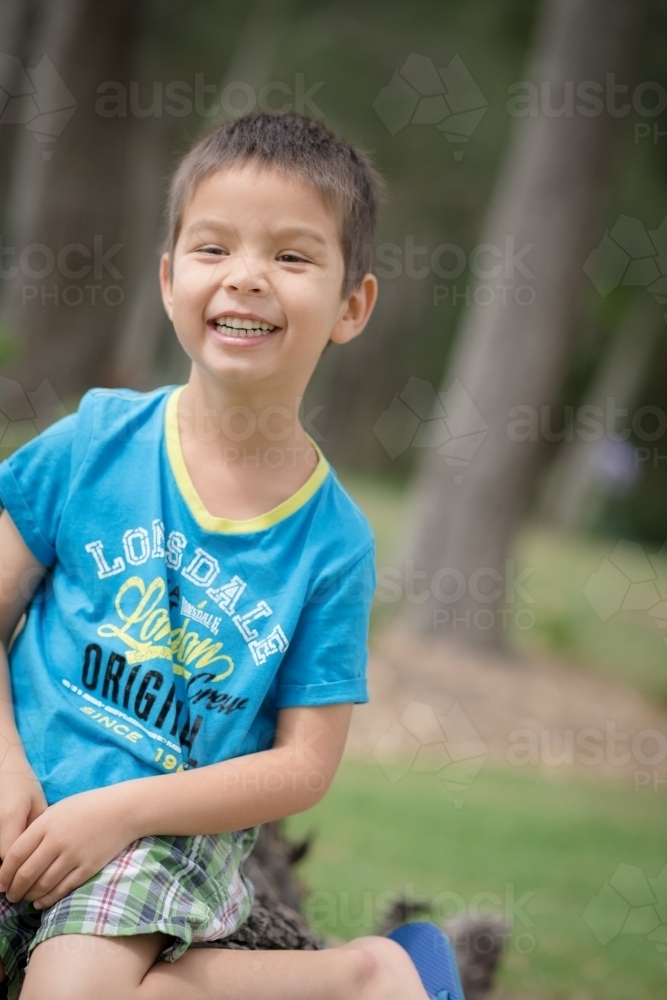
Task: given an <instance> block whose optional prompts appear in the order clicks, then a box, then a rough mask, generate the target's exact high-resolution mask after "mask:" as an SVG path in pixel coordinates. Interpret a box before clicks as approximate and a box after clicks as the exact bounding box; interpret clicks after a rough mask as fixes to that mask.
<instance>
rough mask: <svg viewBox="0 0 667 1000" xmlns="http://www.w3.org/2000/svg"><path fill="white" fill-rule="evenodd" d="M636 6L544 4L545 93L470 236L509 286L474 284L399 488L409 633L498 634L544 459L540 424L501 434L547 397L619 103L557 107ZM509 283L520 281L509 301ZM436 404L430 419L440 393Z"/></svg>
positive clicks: (629, 54) (568, 339)
mask: <svg viewBox="0 0 667 1000" xmlns="http://www.w3.org/2000/svg"><path fill="white" fill-rule="evenodd" d="M642 11H643V8H642V4H641V3H637V2H635V0H547V2H546V3H545V6H544V9H543V12H542V17H541V22H540V25H539V28H538V34H537V39H536V48H535V56H534V60H533V66H532V71H531V72H530V74H529V80H531V81H532V82H533V84H534V85H536V86H537V91H538V94H539V93H540V92H541V93H543V94H544V93H546V95H547V100H548V101H549V106H548V107H546V108H544V106H542V107H540V110H539V111H538V113H536V114H535V115H528V116H526V117H522V118H520V119H519V120H518V121H517V123H516V126H515V129H514V132H513V135H512V137H511V141H510V147H509V150H508V153H507V156H506V162H505V165H504V169H503V170H502V173H501V177H500V180H499V183H498V186H497V189H496V192H495V195H494V197H493V199H492V203H491V206H490V209H489V213H488V220H487V224H486V226H485V231H484V234H483V240H482V243H484V244H490V245H493V246H494V247H497V248H499V249H500V251H502V252H503V254H504V259H503V261H502V265H503V273H502V275H501V276H500V278H499V280H498V285H499V286H502V285H503V284H505V285H507V286H511V287H510V291H509V292H508V293H507V295H506V297H505V301H504V302H503V296H502V295H501V294H500V292H498V293H497V294H496V295H495V296H494V298H493V301H492V302H491V304H490V305H481V304H476V296H475V294H474V293H473V296H472V301H473V303H475V304H472V305H471V306H470V307H469V309H468V311H467V314H466V316H465V319H464V322H463V326H462V329H461V331H460V335H459V337H458V339H457V343H456V345H455V349H454V352H453V357H452V361H451V363H450V366H449V369H448V371H447V375H446V378H445V386H444V387H443V388H450V387H452V385H453V388H454V391H451V392H450V393H449V394H448V396H447V397H446V399H445V411H446V419H445V421H444V422H445V424H446V431H444V430H443V428H442V426H440V433H441V439H440V442H441V440H442V435H443V434H444V435H447V434H448V435H449V440H446V441H445V443H444V445H442V446H440V445H439V443H438V440H435V439H434V444H433V446H431V447H427V448H425V450H424V453H423V454H424V460H423V461H422V462H421V464H420V467H419V468H418V470H417V473H416V475H415V478H414V485H413V486H412V489H411V494H410V504H409V524H408V532H407V538H408V541H407V545H406V548H405V550H404V555H405V556H407V557H409V558H410V559H411V560H412V563H413V564H414V567H416V572H418V573H419V572H421V574H422V576H421V580H422V581H423V584H422V592H421V593H420V594H419V595H414V594H413V598H414V602H413V603H412V604H410V606H409V607H408V608H407V610H406V615H407V618H408V620H409V621H410V622H411V623H412V624H413V626H414V627H415V628H416V629H417V630H418V631H419V632H421V633H425V634H428V633H430V634H433V633H434V631H435V634H436V635H441V636H443V637H444V636H449V637H450V638H455V639H456V638H457V639H459V640H461V641H463V642H466V643H468V644H479V645H490V646H494V647H496V648H502V647H503V645H504V642H503V640H504V621H505V620H506V618H507V614H503V615H501V614H499V609H500V608H501V606H502V605H505V604H509V606H510V610H511V605H512V603H513V600H514V597H515V592H514V587H513V584H512V577H513V567H512V564H511V563H509V564H508V550H509V545H510V542H511V540H512V537H513V535H514V533H515V531H516V528H517V526H518V524H519V522H520V519H521V517H522V514H523V512H524V509H525V506H526V504H527V501H528V499H529V498H530V497H531V495H532V492H533V488H534V486H535V482H536V478H537V475H538V473H539V471H540V457H541V442H540V441H539V440H538V439H537V437H538V436H537V435H535V436H534V439H532V440H513V435H512V433H511V420H512V416H511V411H512V408H513V407H517V406H521V407H522V408H529V412H532V413H534V414H538V415H539V414H540V409H541V407H543V406H550V405H553V404H554V402H556V400H557V398H558V393H559V390H560V388H561V384H562V382H563V379H564V376H565V373H566V371H567V366H568V362H569V359H570V357H571V354H572V350H573V344H574V334H575V332H576V320H577V314H578V308H579V291H580V286H581V284H582V277H583V272H582V265H583V263H584V260H585V258H586V255H587V254H588V252H589V251H590V249H591V247H592V246H593V245H594V244H595V243H596V242H597V241H596V239H595V226H596V220H597V217H598V210H599V208H600V195H601V192H602V191H603V189H604V183H603V179H604V177H605V175H606V173H607V167H608V161H609V159H610V153H611V151H612V139H613V137H614V127H613V126H614V125H616V124H617V122H616V120H615V119H616V117H618V115H616V116H614V115H613V114H610V113H609V111H608V110H607V109H606V108H605V109H603V110H602V111H601V112H600V113H599V114H596V115H594V116H593V117H589V116H585V115H583V114H581V113H579V112H578V111H577V110H576V105H577V104H578V103H579V102H578V99H577V97H576V96H575V97H574V99H573V102H572V104H573V106H572V108H569V107H568V104H567V101H568V91H569V90H570V89H571V88H572V87H574V88H575V93H576V87H577V85H578V84H580V83H583V82H585V81H596V82H598V83H601V84H602V86H603V87H604V86H605V81H606V79H607V74H609V73H613V74H615V76H616V80H618V81H620V82H622V83H624V82H626V81H627V76H628V73H629V71H630V67H631V66H632V63H633V58H634V54H635V52H636V49H637V43H638V39H639V37H640V29H641V26H642V25H641V22H642ZM549 88H550V94H549ZM543 99H544V98H543ZM563 101H565V105H564V107H565V112H564V113H561V114H560V116H553V115H554V109H556V108H558V106H559V105H561V104H563ZM550 110H551V113H550V114H549V113H545V111H546V112H549V111H550ZM526 246H528V247H530V249H529V251H527V252H525V253H524V256H523V257H522V258H520V261H519V262H518V263H517V262H516V261H513V260H512V255H513V253H517V254H521V251H522V250H523V248H524V247H526ZM490 259H491V258H490V257H489V256H488V255H487V257H486V258H481V262H482V265H483V266H484V267H487V266H488V264H487V263H486V262H487V261H489V260H490ZM492 263H496V261H495V260H493V261H492ZM521 265H523V266H524V267H525V268H527V269H528V271H529V273H530V274H531V275H532V277H526V275H525V272H523V271H522V266H521ZM503 279H505V280H503ZM520 285H524V286H526V285H527V286H528V290H527V291H522V292H521V293H520V294H519V295H518V301H517V296H515V294H514V292H515V290H516V289H517V287H518V286H520ZM531 289H532V291H531ZM533 293H534V298H533ZM531 298H532V299H533V300H532V301H530V300H531ZM480 299H481V300H482V301H483V297H482V296H480ZM522 302H525V303H527V304H522ZM457 380H458V381H457ZM475 409H476V411H477V412H475ZM433 416H434V417H435V418H437V420H436V423H438V424H439V425H442V423H443V421H442V419H441V418H442V408H441V407H439V408H438V409H437V410H436V412H434V413H433ZM480 416H481V422H480V419H479V418H480ZM433 426H434V427H436V424H434V425H433ZM480 428H481V429H480ZM457 439H458V440H457ZM480 440H481V443H480ZM475 448H476V450H475ZM473 452H474V453H473ZM471 456H472V457H471ZM448 462H449V464H448ZM405 565H406V566H408V565H411V564H408V563H406V564H405Z"/></svg>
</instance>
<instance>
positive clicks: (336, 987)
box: [0, 113, 426, 1000]
mask: <svg viewBox="0 0 667 1000" xmlns="http://www.w3.org/2000/svg"><path fill="white" fill-rule="evenodd" d="M378 183H379V181H378V178H377V175H376V174H375V173H374V171H373V169H372V167H371V166H370V163H369V162H368V160H367V158H366V157H365V155H364V154H363V153H361V152H360V151H359V150H357V149H356V148H354V147H353V146H351V145H350V144H348V143H347V142H345V141H344V140H342V139H340V138H339V137H337V136H335V135H334V134H333V133H332V132H330V131H329V130H328V129H327V128H326V127H325V126H324V125H322V124H321V123H319V122H315V121H312V120H310V119H308V118H305V117H303V116H301V115H297V114H293V113H285V114H262V115H250V116H245V117H243V118H240V119H238V120H237V121H235V122H234V123H232V124H230V125H226V126H223V127H222V128H219V129H218V130H216V131H215V132H213V133H211V134H210V135H209V136H207V137H205V138H204V139H202V140H201V141H200V142H199V143H198V144H197V145H196V146H195V147H194V148H193V149H192V150H191V151H190V153H188V155H187V156H186V157H185V159H184V160H183V162H182V163H181V165H180V167H179V169H178V170H177V172H176V174H175V177H174V179H173V182H172V186H171V191H170V199H169V208H168V237H167V245H166V250H165V253H164V255H163V257H162V260H161V267H160V282H161V288H162V296H163V301H164V304H165V308H166V310H167V313H168V315H169V317H170V319H171V321H172V322H173V325H174V329H175V331H176V334H177V336H178V339H179V341H180V343H181V344H182V346H183V348H184V350H185V351H186V353H187V354H188V356H189V357H190V359H191V361H192V366H191V372H190V377H189V379H188V382H187V384H186V385H185V386H167V387H163V388H161V389H158V390H155V391H153V392H149V393H138V392H133V391H130V390H105V389H94V390H91V391H90V392H88V393H86V395H85V396H84V397H83V399H82V401H81V404H80V407H79V410H78V412H77V413H76V414H72V415H70V416H68V417H65V418H64V419H63V420H61V421H58V422H57V423H56V424H54V425H52V427H51V428H49V429H48V430H47V431H46V432H44V433H43V434H41V435H40V436H39V437H38V438H36V439H35V440H34V441H31V442H30V443H29V444H27V445H25V446H23V448H20V449H19V450H18V451H17V452H15V453H14V455H12V456H11V457H10V459H8V460H7V461H6V462H4V463H2V465H0V499H1V500H2V505H3V506H4V508H5V509H4V510H3V511H2V514H1V515H0V552H1V553H2V557H1V561H2V565H1V566H0V569H1V570H2V580H3V581H4V582H3V592H2V600H1V601H0V640H2V641H1V643H0V668H1V669H0V684H1V686H2V690H1V691H0V736H1V737H2V739H3V741H4V746H5V747H6V748H7V750H6V752H5V755H4V758H3V760H2V762H1V763H0V855H1V856H2V858H3V863H2V866H1V867H0V958H1V959H2V962H3V964H4V970H5V971H6V974H7V977H8V980H9V995H10V1000H13V998H14V997H16V996H17V995H18V991H19V988H20V986H21V982H22V979H23V971H24V965H25V962H26V958H27V957H29V959H30V960H29V964H28V967H27V973H26V975H25V981H24V983H23V986H22V989H21V998H22V1000H45V998H46V997H48V998H49V1000H92V998H95V1000H132V998H147V1000H149V998H155V1000H157V998H160V1000H177V998H178V1000H184V998H186V1000H187V998H190V997H192V998H198V1000H208V998H210V1000H223V998H228V1000H232V998H233V1000H255V998H257V1000H259V998H260V997H265V996H266V993H267V990H270V992H271V995H272V997H274V998H276V1000H280V998H284V1000H301V998H303V1000H316V998H322V1000H325V998H331V1000H334V998H341V1000H342V998H343V997H345V998H346V1000H347V998H352V997H358V998H363V1000H380V998H382V1000H407V998H408V997H409V998H410V1000H424V998H425V997H426V993H425V991H424V988H423V986H422V984H421V980H420V978H419V976H418V974H417V972H416V969H415V967H414V966H413V964H412V962H411V961H410V959H409V957H408V956H407V953H406V952H405V951H404V950H403V949H402V948H401V947H400V946H399V945H398V944H396V943H395V942H393V941H391V940H388V939H385V938H377V937H365V938H360V939H358V940H357V941H353V942H350V943H349V944H347V945H344V946H341V947H339V948H332V949H326V950H324V951H320V952H290V951H285V952H253V953H249V952H243V951H234V950H216V949H193V948H191V947H190V945H192V944H198V943H205V942H210V941H213V940H216V939H219V938H224V937H226V936H228V935H229V934H231V933H233V932H234V930H235V929H236V928H237V927H238V926H239V925H240V924H241V923H242V922H243V921H244V920H245V919H246V918H247V916H248V914H249V911H250V906H251V903H252V886H251V885H250V883H249V882H248V880H247V879H246V877H245V876H244V874H243V872H242V868H241V865H242V862H243V860H244V859H245V858H246V857H247V856H248V854H249V853H250V851H251V850H252V847H253V845H254V842H255V839H256V836H257V832H258V829H259V825H260V824H261V823H264V822H267V821H269V820H273V819H276V818H279V817H284V816H288V815H291V814H293V813H296V812H299V811H302V810H304V809H307V808H309V807H310V806H312V805H314V804H315V803H316V802H318V801H319V800H320V799H321V798H322V796H323V795H324V794H325V793H326V790H327V788H328V787H329V784H330V782H331V780H332V778H333V775H334V774H335V771H336V769H337V766H338V764H339V761H340V758H341V754H342V751H343V747H344V743H345V739H346V735H347V730H348V726H349V721H350V715H351V709H352V705H353V704H354V703H355V702H356V703H362V702H365V701H367V700H368V695H367V692H366V681H365V665H366V636H367V628H368V614H369V606H370V600H371V596H372V591H373V584H374V573H373V541H372V535H371V533H370V529H369V528H368V525H367V523H366V521H365V519H364V518H363V515H362V514H361V513H360V511H359V510H358V509H357V508H356V506H355V505H354V504H353V503H352V501H351V500H350V499H349V497H348V496H347V494H346V493H345V491H344V490H343V489H342V487H341V486H340V484H339V482H338V480H337V478H336V476H335V474H334V473H333V471H332V470H331V469H330V468H329V466H328V464H327V462H326V459H325V458H324V456H323V455H322V453H321V451H320V450H319V448H318V447H317V445H316V444H315V442H314V441H313V440H312V439H311V438H310V437H309V436H308V435H307V434H306V433H305V432H304V430H303V428H302V427H301V424H300V422H299V416H298V413H299V405H300V401H301V399H302V398H303V394H304V391H305V388H306V385H307V383H308V381H309V379H310V376H311V374H312V372H313V369H314V367H315V365H316V364H317V361H318V359H319V357H320V355H321V353H322V351H323V350H324V348H325V347H326V345H327V344H328V343H329V342H334V343H338V344H345V343H347V342H349V341H350V340H352V339H353V338H354V337H356V336H357V335H358V334H359V333H361V331H362V330H363V328H364V326H365V325H366V323H367V321H368V319H369V316H370V314H371V312H372V309H373V306H374V303H375V299H376V294H377V283H376V280H375V278H374V277H373V275H372V274H371V273H370V256H369V254H370V240H371V237H372V233H373V226H374V222H375V214H376V201H377V191H378ZM26 608H27V616H26V619H25V623H24V624H23V627H22V628H17V626H19V622H20V619H21V616H22V614H23V612H24V611H25V610H26ZM7 648H8V649H9V652H8V655H7V656H5V650H6V649H7ZM7 659H8V660H9V664H7ZM7 667H9V669H7ZM68 942H69V943H68Z"/></svg>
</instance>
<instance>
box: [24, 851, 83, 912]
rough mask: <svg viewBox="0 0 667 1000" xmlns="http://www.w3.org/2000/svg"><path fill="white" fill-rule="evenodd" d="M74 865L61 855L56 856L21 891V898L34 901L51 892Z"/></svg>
mask: <svg viewBox="0 0 667 1000" xmlns="http://www.w3.org/2000/svg"><path fill="white" fill-rule="evenodd" d="M73 867H74V865H73V863H72V862H71V861H66V860H64V859H63V858H62V857H57V858H56V859H55V861H54V862H53V863H52V864H50V865H49V866H48V868H46V869H45V870H44V871H43V872H42V874H41V875H40V876H39V878H36V879H35V881H34V882H33V883H32V885H31V886H29V887H28V888H27V889H26V890H25V892H24V893H23V898H24V899H27V900H28V902H29V903H34V902H35V900H37V899H40V898H41V897H42V896H46V894H47V893H49V892H52V891H53V890H54V889H55V887H56V886H57V885H58V884H59V883H60V882H62V880H63V879H64V878H66V877H67V876H68V875H69V873H70V872H71V871H72V869H73Z"/></svg>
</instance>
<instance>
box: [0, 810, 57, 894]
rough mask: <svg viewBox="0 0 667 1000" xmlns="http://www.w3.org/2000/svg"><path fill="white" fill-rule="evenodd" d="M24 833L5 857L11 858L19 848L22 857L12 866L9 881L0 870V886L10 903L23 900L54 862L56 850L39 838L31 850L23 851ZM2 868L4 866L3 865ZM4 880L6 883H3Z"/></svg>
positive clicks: (25, 838)
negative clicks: (3, 888)
mask: <svg viewBox="0 0 667 1000" xmlns="http://www.w3.org/2000/svg"><path fill="white" fill-rule="evenodd" d="M29 830H30V827H28V830H27V831H26V833H24V834H22V835H21V836H20V837H19V839H18V840H17V841H16V844H14V846H13V847H12V848H11V850H10V851H9V854H8V855H7V860H10V859H12V858H13V855H14V851H15V850H16V849H17V848H18V847H19V845H20V846H21V850H22V856H21V861H20V862H19V863H18V864H15V865H14V871H13V875H12V878H11V881H10V880H9V873H7V874H6V875H3V874H2V872H1V870H0V878H1V879H2V881H0V885H6V886H7V888H6V889H5V892H6V893H7V898H8V899H9V900H10V902H13V903H15V902H17V901H18V900H19V899H23V896H24V894H25V893H26V892H27V890H28V889H29V888H30V887H31V885H33V883H34V882H36V881H37V879H38V878H39V876H40V875H41V874H42V872H44V871H45V869H46V868H48V867H49V865H50V864H51V863H52V862H53V861H55V859H56V857H57V854H58V850H57V848H54V847H53V846H48V847H47V846H46V845H45V844H44V842H43V841H42V840H41V838H40V839H39V840H38V842H37V844H36V845H34V846H32V849H31V850H26V849H25V846H24V845H25V842H26V840H27V839H28V838H27V836H26V834H27V833H28V831H29ZM17 853H18V852H17ZM3 867H4V865H3ZM5 879H6V881H5Z"/></svg>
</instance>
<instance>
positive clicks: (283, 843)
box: [194, 821, 509, 1000]
mask: <svg viewBox="0 0 667 1000" xmlns="http://www.w3.org/2000/svg"><path fill="white" fill-rule="evenodd" d="M312 841H313V837H312V835H311V836H309V837H308V838H306V840H304V841H303V842H302V843H300V844H292V843H290V841H288V840H287V838H286V837H285V836H284V834H283V832H282V823H281V822H280V821H276V822H274V823H267V824H265V826H263V827H262V829H261V831H260V835H259V838H258V840H257V843H256V845H255V848H254V850H253V852H252V854H251V855H250V857H249V858H248V860H247V861H246V864H245V866H244V870H245V872H246V874H247V875H248V877H249V878H250V879H251V880H252V882H253V885H254V886H255V903H254V905H253V908H252V912H251V914H250V916H249V918H248V920H247V921H246V922H245V924H243V926H242V927H240V928H239V930H238V931H237V932H236V933H235V934H232V935H231V937H228V938H224V939H223V940H221V941H211V942H209V943H208V944H205V945H194V947H207V948H208V947H213V948H234V949H242V950H247V951H253V950H256V949H259V950H276V949H297V950H303V951H316V950H319V949H321V948H326V947H327V945H326V942H325V941H323V940H322V938H320V937H319V935H318V934H316V933H315V931H313V930H311V928H309V927H308V924H307V922H306V920H305V918H304V917H303V915H302V913H301V907H302V902H303V897H304V895H305V886H304V885H303V883H302V882H301V880H300V879H299V877H298V875H297V874H296V872H295V870H294V866H295V865H296V864H297V863H298V862H299V861H300V860H301V859H302V858H304V857H305V856H306V854H307V853H308V850H309V848H310V846H311V844H312ZM429 910H430V907H429V906H428V905H427V904H424V903H422V902H419V903H415V902H412V901H411V900H408V899H401V900H399V901H397V902H396V903H395V904H394V906H392V907H391V908H390V909H389V910H388V911H387V913H386V914H385V916H384V919H383V921H382V923H381V925H380V927H378V929H377V931H376V933H377V934H388V933H389V931H391V930H392V929H393V928H394V927H397V926H398V925H399V924H402V923H404V922H405V921H406V920H409V919H411V918H413V917H419V916H420V915H422V914H428V912H429ZM443 930H444V931H445V933H446V934H448V935H449V938H450V940H451V942H452V944H453V945H454V949H455V952H456V960H457V963H458V966H459V972H460V975H461V983H462V985H463V990H464V992H465V996H466V1000H485V998H488V996H489V993H490V991H491V988H492V986H493V980H494V977H495V974H496V971H497V968H498V964H499V962H500V958H501V956H502V953H503V951H504V947H505V941H506V939H507V937H508V934H509V927H508V925H507V923H506V922H505V920H504V919H503V918H502V917H497V916H493V915H490V916H488V917H483V918H480V919H476V920H473V919H472V917H469V916H463V917H461V918H458V919H456V920H451V921H449V922H448V923H447V924H446V925H445V926H444V927H443Z"/></svg>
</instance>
